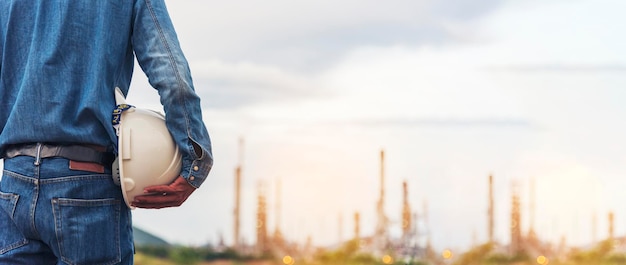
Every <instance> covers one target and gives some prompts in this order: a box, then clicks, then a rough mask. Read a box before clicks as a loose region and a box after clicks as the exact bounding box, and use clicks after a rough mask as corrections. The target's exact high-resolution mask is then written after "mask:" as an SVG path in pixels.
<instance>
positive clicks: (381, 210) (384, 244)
mask: <svg viewBox="0 0 626 265" xmlns="http://www.w3.org/2000/svg"><path fill="white" fill-rule="evenodd" d="M388 223H389V219H388V218H387V215H386V214H385V151H384V150H380V197H379V198H378V204H377V205H376V230H375V232H374V238H373V241H374V251H377V252H380V251H384V250H385V249H387V248H388V247H389V237H388ZM379 254H380V253H379Z"/></svg>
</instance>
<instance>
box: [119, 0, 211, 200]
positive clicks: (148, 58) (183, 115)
mask: <svg viewBox="0 0 626 265" xmlns="http://www.w3.org/2000/svg"><path fill="white" fill-rule="evenodd" d="M133 19H134V22H133V23H134V26H133V33H132V36H131V42H132V45H133V50H134V52H135V56H136V57H137V60H138V62H139V65H140V66H141V68H142V70H143V71H144V73H145V74H146V76H147V77H148V81H149V82H150V85H152V87H154V88H155V89H157V90H158V92H159V95H160V100H161V104H162V105H163V109H164V110H165V117H166V125H167V128H168V129H169V131H170V133H171V134H172V137H173V138H174V141H175V142H176V144H177V145H178V146H179V149H180V150H181V153H182V157H183V163H182V172H181V176H183V177H184V178H185V179H186V180H187V182H189V184H191V185H192V186H194V187H196V188H198V187H200V185H201V184H202V183H203V182H204V180H205V179H206V178H207V175H208V174H209V171H210V170H211V167H212V166H213V154H212V150H211V140H210V138H209V134H208V132H207V129H206V127H205V125H204V123H203V121H202V110H201V107H200V106H201V105H200V98H199V97H198V95H197V94H196V93H195V91H194V87H193V83H192V79H191V73H190V70H189V65H188V63H187V60H186V59H185V57H184V55H183V52H182V50H181V48H180V45H179V43H178V38H177V36H176V32H175V30H174V26H173V25H172V22H171V20H170V17H169V14H168V12H167V8H166V6H165V3H164V1H163V0H137V1H136V2H135V8H134V18H133ZM195 147H197V149H196V148H195ZM196 150H197V151H196Z"/></svg>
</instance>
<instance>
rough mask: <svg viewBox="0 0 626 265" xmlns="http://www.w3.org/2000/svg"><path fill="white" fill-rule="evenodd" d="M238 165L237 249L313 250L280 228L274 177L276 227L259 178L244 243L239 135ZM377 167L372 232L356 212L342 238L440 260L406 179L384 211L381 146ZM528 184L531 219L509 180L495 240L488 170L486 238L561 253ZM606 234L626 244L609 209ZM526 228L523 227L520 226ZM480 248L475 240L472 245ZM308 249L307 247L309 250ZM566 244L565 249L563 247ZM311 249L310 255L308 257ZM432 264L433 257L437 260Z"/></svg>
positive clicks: (515, 248)
mask: <svg viewBox="0 0 626 265" xmlns="http://www.w3.org/2000/svg"><path fill="white" fill-rule="evenodd" d="M239 145H240V146H239V155H240V157H239V164H238V165H237V167H236V168H235V205H234V211H233V214H234V241H233V247H234V249H235V250H237V251H241V252H244V253H248V254H257V255H258V254H260V255H265V254H273V255H283V254H287V253H300V255H303V256H305V255H306V254H303V253H313V250H312V249H313V248H312V243H311V242H312V239H311V236H310V235H309V236H308V237H307V243H306V245H305V246H304V247H301V246H300V247H299V246H298V244H296V243H293V242H289V241H288V239H287V238H285V235H284V234H283V232H282V230H281V225H282V222H281V208H282V201H281V197H282V196H281V190H282V186H281V185H282V183H281V181H280V179H277V181H276V185H275V197H274V198H275V201H274V202H273V205H274V208H273V209H271V210H273V211H274V212H273V214H274V216H275V218H274V229H273V230H274V231H273V233H270V232H269V226H268V216H269V214H270V209H269V207H268V205H269V204H268V199H267V190H266V185H265V183H263V182H260V183H259V184H258V194H257V205H256V242H255V244H254V245H252V246H246V245H245V243H244V241H243V239H242V237H241V233H240V224H241V185H242V169H243V162H242V161H243V139H240V142H239ZM379 155H380V156H379V159H380V171H379V174H378V178H379V187H378V188H379V193H378V195H379V196H378V198H377V200H376V205H375V210H376V211H375V213H376V215H375V218H376V220H375V221H376V222H375V229H374V230H373V233H372V234H371V235H362V234H361V233H362V227H361V221H362V220H361V214H360V213H359V212H354V215H353V220H354V230H353V231H354V234H353V235H352V236H348V237H347V238H348V239H347V241H346V242H350V241H352V242H356V243H357V244H358V246H359V250H360V251H362V252H364V253H371V254H374V255H377V256H384V255H393V256H394V257H398V258H403V259H404V260H407V261H408V260H415V259H422V260H430V261H431V262H434V261H435V260H437V259H441V257H440V256H441V255H439V254H437V253H436V252H434V251H433V249H432V247H431V242H430V239H431V237H430V236H431V235H430V229H429V224H428V204H427V201H426V200H424V203H423V207H422V211H421V213H419V214H418V213H417V212H413V211H412V207H411V203H410V199H409V185H408V182H407V181H406V180H404V181H403V182H402V188H401V191H402V207H401V209H399V210H400V211H398V212H396V213H397V215H396V214H393V215H391V218H390V217H388V215H387V214H386V212H385V200H386V197H385V195H386V189H385V184H386V183H385V181H386V178H385V177H386V176H385V151H384V150H380V153H379ZM530 180H531V181H530V185H529V189H528V191H529V193H528V195H529V200H528V201H526V200H524V201H525V202H528V205H526V206H527V207H528V209H529V211H528V214H529V218H523V216H522V208H523V205H522V199H521V196H520V195H521V193H520V187H519V185H518V184H517V183H515V182H514V183H513V184H512V185H511V190H510V199H511V201H510V212H509V217H510V220H509V227H508V230H509V236H510V237H509V240H508V242H507V240H505V243H504V244H503V243H502V242H498V240H497V239H496V236H495V230H496V229H495V227H496V218H495V211H496V210H495V201H496V198H495V195H494V175H493V174H489V175H488V194H487V207H486V208H487V220H486V221H487V222H486V223H487V226H486V227H487V243H489V244H490V245H491V246H493V249H492V250H491V251H493V252H495V253H500V254H505V255H513V256H516V255H530V256H535V255H539V254H541V255H553V256H557V255H558V254H557V253H564V252H563V251H565V250H566V249H565V248H564V246H565V243H564V242H565V238H564V237H563V239H562V242H561V244H560V245H561V246H560V247H556V246H554V245H551V244H549V243H547V242H542V240H541V238H539V236H538V234H537V232H536V230H535V209H536V201H535V182H534V179H532V178H531V179H530ZM337 217H338V224H337V227H338V237H337V239H338V243H339V244H338V245H337V246H341V245H342V244H345V243H346V242H343V241H344V239H343V230H344V224H343V222H344V220H343V217H342V214H341V213H339V215H338V216H337ZM593 218H594V220H593V225H594V227H593V229H594V230H593V233H594V235H593V237H594V241H595V237H596V235H595V234H596V232H595V229H596V228H595V225H596V221H595V214H594V217H593ZM522 220H528V226H527V228H526V229H523V228H524V227H523V226H522ZM608 222H609V225H608V239H615V242H618V241H619V242H622V241H623V244H622V245H624V248H625V249H626V239H620V238H618V239H616V238H615V237H614V227H613V225H614V215H613V213H612V212H610V213H609V214H608ZM397 227H399V228H400V231H401V235H400V236H397V237H395V238H394V237H393V236H392V235H391V233H390V229H393V230H392V231H394V232H395V231H398V230H395V229H396V228H397ZM523 230H525V232H524V231H523ZM473 238H474V241H475V242H477V241H478V239H477V238H478V237H477V236H476V232H475V231H474V235H473ZM475 246H476V247H479V246H480V245H479V244H475ZM307 249H308V251H307ZM564 249H565V250H564ZM310 255H312V254H309V256H310ZM435 263H436V262H435Z"/></svg>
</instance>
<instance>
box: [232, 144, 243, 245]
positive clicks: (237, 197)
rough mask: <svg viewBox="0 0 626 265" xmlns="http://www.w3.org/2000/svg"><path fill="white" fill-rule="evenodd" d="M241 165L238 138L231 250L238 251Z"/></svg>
mask: <svg viewBox="0 0 626 265" xmlns="http://www.w3.org/2000/svg"><path fill="white" fill-rule="evenodd" d="M242 164H243V138H239V164H238V165H237V167H236V168H235V209H234V210H233V215H234V225H233V228H234V235H233V248H234V249H236V250H240V249H241V248H240V245H241V244H240V240H241V232H240V230H239V229H240V228H241V167H242Z"/></svg>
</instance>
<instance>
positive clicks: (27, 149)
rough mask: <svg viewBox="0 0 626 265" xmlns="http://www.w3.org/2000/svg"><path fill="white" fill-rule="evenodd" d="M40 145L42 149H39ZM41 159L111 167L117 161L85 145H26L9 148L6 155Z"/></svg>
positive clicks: (111, 154) (112, 156)
mask: <svg viewBox="0 0 626 265" xmlns="http://www.w3.org/2000/svg"><path fill="white" fill-rule="evenodd" d="M38 145H40V146H41V148H38ZM37 155H39V157H40V158H50V157H62V158H66V159H69V160H74V161H78V162H88V163H97V164H100V165H104V166H109V165H111V163H113V160H115V155H113V153H110V152H101V151H98V150H96V149H94V148H92V147H88V146H84V145H54V144H44V143H42V144H24V145H13V146H9V147H8V148H7V150H6V153H5V159H9V158H14V157H16V156H32V157H37Z"/></svg>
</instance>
